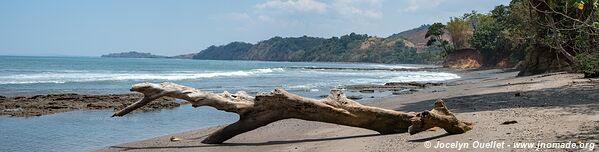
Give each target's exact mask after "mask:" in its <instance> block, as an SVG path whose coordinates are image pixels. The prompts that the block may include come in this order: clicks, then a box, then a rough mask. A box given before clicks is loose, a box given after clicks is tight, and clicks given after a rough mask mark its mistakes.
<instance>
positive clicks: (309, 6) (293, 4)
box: [256, 0, 328, 13]
mask: <svg viewBox="0 0 599 152" xmlns="http://www.w3.org/2000/svg"><path fill="white" fill-rule="evenodd" d="M256 8H258V9H278V10H285V11H290V12H319V13H323V12H326V11H327V8H328V5H327V4H326V3H323V2H320V1H317V0H270V1H267V2H265V3H261V4H258V5H256Z"/></svg>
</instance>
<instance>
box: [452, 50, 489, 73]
mask: <svg viewBox="0 0 599 152" xmlns="http://www.w3.org/2000/svg"><path fill="white" fill-rule="evenodd" d="M482 63H483V57H482V55H481V54H480V52H479V51H478V50H475V49H470V48H464V49H457V50H453V51H451V52H450V53H448V54H447V59H446V60H445V62H444V63H443V66H444V67H448V68H453V69H467V68H479V67H481V65H482Z"/></svg>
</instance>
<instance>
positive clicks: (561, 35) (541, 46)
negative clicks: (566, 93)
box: [427, 0, 599, 77]
mask: <svg viewBox="0 0 599 152" xmlns="http://www.w3.org/2000/svg"><path fill="white" fill-rule="evenodd" d="M598 11H599V2H598V0H566V1H555V0H512V1H511V3H510V5H509V6H504V5H499V6H497V7H495V9H493V10H492V11H491V12H489V13H477V12H471V13H466V14H465V15H463V16H461V17H454V18H451V21H450V22H448V23H447V25H442V24H440V23H436V24H434V25H435V26H431V27H430V28H429V30H430V31H429V33H431V34H429V35H427V36H430V37H431V39H430V40H431V41H430V42H431V43H430V45H432V46H442V47H444V48H448V47H447V46H444V45H443V43H438V42H442V41H441V40H440V38H441V36H442V35H443V34H444V32H447V34H449V35H450V37H451V41H452V42H453V43H452V44H451V45H452V46H451V47H453V48H462V47H472V48H476V49H477V50H479V51H480V52H481V54H482V55H483V60H484V61H485V62H484V65H485V66H488V67H495V66H498V65H500V64H502V63H506V62H507V63H510V64H515V63H516V62H518V61H525V62H524V63H525V66H524V69H523V70H522V72H521V73H520V75H531V74H539V73H545V72H553V71H563V70H576V71H580V72H583V73H585V75H586V76H587V77H592V76H594V77H596V76H598V75H599V68H597V67H599V13H598ZM437 24H438V25H437Z"/></svg>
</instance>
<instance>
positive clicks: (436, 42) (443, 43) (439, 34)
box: [424, 23, 452, 52]
mask: <svg viewBox="0 0 599 152" xmlns="http://www.w3.org/2000/svg"><path fill="white" fill-rule="evenodd" d="M445 30H446V28H445V25H443V24H442V23H434V24H433V25H431V26H430V27H429V28H428V31H427V32H426V34H425V35H424V37H425V38H427V39H428V41H427V42H426V46H437V47H440V48H443V50H444V51H445V52H449V51H450V50H451V49H452V47H451V45H450V44H449V41H447V40H445V39H443V35H445Z"/></svg>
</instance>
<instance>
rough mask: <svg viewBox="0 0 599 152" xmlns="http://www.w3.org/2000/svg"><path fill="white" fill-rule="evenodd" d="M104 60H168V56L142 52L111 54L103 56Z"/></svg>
mask: <svg viewBox="0 0 599 152" xmlns="http://www.w3.org/2000/svg"><path fill="white" fill-rule="evenodd" d="M101 57H103V58H168V57H167V56H160V55H153V54H151V53H142V52H135V51H131V52H122V53H110V54H107V55H102V56H101Z"/></svg>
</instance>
